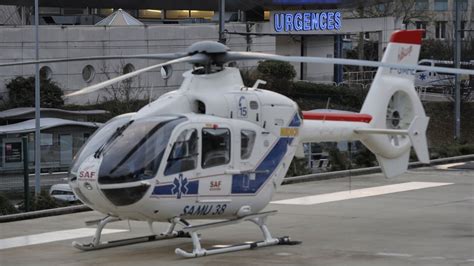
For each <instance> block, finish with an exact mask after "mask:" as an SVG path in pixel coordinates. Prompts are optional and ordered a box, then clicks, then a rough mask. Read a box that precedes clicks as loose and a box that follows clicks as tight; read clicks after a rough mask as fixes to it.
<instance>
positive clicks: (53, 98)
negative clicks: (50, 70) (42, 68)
mask: <svg viewBox="0 0 474 266" xmlns="http://www.w3.org/2000/svg"><path fill="white" fill-rule="evenodd" d="M6 87H7V90H8V102H7V107H8V108H16V107H34V106H35V78H34V77H27V78H25V77H16V78H14V79H12V80H10V81H9V82H8V83H7V84H6ZM40 87H41V91H40V95H41V107H47V108H60V107H63V106H64V100H63V98H62V96H63V91H62V90H61V88H60V87H59V85H58V84H57V83H56V82H54V81H52V80H51V79H41V81H40Z"/></svg>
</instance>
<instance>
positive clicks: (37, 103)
mask: <svg viewBox="0 0 474 266" xmlns="http://www.w3.org/2000/svg"><path fill="white" fill-rule="evenodd" d="M38 24H39V11H38V0H35V59H36V61H38V60H39V31H38ZM40 134H41V132H40V74H39V64H38V63H36V65H35V195H36V196H38V195H39V194H40V192H41V183H40V171H41V150H40V149H41V143H40V141H41V135H40Z"/></svg>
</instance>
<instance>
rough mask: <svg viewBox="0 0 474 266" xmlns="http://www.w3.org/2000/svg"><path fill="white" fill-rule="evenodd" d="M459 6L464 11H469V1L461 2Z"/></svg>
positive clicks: (463, 0) (460, 0) (461, 0)
mask: <svg viewBox="0 0 474 266" xmlns="http://www.w3.org/2000/svg"><path fill="white" fill-rule="evenodd" d="M459 4H460V5H461V6H460V7H461V10H462V11H467V7H468V3H467V0H459Z"/></svg>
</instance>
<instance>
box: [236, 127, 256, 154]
mask: <svg viewBox="0 0 474 266" xmlns="http://www.w3.org/2000/svg"><path fill="white" fill-rule="evenodd" d="M256 135H257V134H256V133H255V131H252V130H245V129H244V130H242V131H240V158H241V159H242V160H246V159H248V158H250V155H252V150H253V145H254V144H255V136H256Z"/></svg>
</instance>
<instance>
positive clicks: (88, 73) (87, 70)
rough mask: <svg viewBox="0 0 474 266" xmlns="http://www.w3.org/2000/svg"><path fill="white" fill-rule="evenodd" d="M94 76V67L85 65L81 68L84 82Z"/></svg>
mask: <svg viewBox="0 0 474 266" xmlns="http://www.w3.org/2000/svg"><path fill="white" fill-rule="evenodd" d="M94 77H95V69H94V67H93V66H91V65H87V66H85V67H84V68H83V69H82V79H83V80H84V81H85V82H91V81H92V80H93V79H94Z"/></svg>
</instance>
